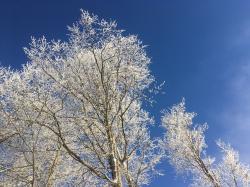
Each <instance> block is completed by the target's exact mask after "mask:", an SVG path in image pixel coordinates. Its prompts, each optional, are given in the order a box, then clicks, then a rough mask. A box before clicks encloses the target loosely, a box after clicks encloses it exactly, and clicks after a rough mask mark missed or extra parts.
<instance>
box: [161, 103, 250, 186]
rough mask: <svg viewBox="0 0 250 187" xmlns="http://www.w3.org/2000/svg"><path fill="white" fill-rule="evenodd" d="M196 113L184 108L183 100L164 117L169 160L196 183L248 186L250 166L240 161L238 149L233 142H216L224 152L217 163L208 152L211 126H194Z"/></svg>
mask: <svg viewBox="0 0 250 187" xmlns="http://www.w3.org/2000/svg"><path fill="white" fill-rule="evenodd" d="M195 115H196V114H195V113H189V112H186V111H185V103H184V101H182V102H181V103H180V104H178V105H175V106H173V108H172V109H171V110H170V111H169V112H166V113H165V114H164V116H163V117H162V123H163V126H164V127H165V128H166V130H167V132H166V134H165V142H164V143H165V147H166V149H167V151H168V158H169V161H170V163H171V164H172V165H173V166H174V167H175V168H176V170H177V172H178V173H186V174H191V176H192V177H193V186H214V187H221V186H223V187H224V186H228V187H232V186H234V187H237V186H249V185H250V168H249V167H248V166H247V165H244V164H242V163H240V161H239V155H238V152H237V151H235V150H234V149H233V148H231V146H230V145H226V144H225V143H223V142H222V141H220V140H219V141H217V145H218V146H219V148H220V149H221V151H222V153H223V157H222V161H221V162H216V163H215V159H214V158H211V157H210V156H208V155H207V154H206V152H205V150H206V147H207V145H206V143H205V136H204V132H205V130H206V129H207V127H208V126H207V124H204V125H194V124H193V118H194V117H195ZM189 176H190V175H189Z"/></svg>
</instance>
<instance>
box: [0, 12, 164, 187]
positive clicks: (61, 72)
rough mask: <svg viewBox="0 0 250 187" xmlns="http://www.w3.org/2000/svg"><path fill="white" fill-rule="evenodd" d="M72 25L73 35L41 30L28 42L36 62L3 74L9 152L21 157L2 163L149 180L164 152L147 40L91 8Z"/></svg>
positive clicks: (34, 180)
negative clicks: (51, 37) (53, 35)
mask: <svg viewBox="0 0 250 187" xmlns="http://www.w3.org/2000/svg"><path fill="white" fill-rule="evenodd" d="M69 31H70V38H69V41H68V42H61V41H51V42H47V41H46V39H45V38H44V37H43V38H41V39H38V40H36V39H34V38H33V39H32V42H31V44H30V48H25V52H26V54H27V55H28V57H29V59H30V63H29V64H27V65H25V66H24V67H23V70H22V71H21V72H10V71H9V73H8V74H9V76H5V78H4V81H2V82H1V87H2V88H1V91H2V93H1V94H2V95H3V96H2V97H3V100H2V112H3V113H5V114H4V117H1V118H3V120H5V122H6V124H8V125H7V126H8V128H7V130H11V131H12V132H11V133H13V134H12V135H13V136H14V137H15V138H11V142H10V143H7V141H6V142H5V144H4V146H3V147H5V148H3V152H4V157H3V159H2V160H4V161H10V159H9V158H8V157H9V155H13V156H12V157H13V161H14V162H12V161H11V162H8V164H7V163H5V162H3V163H4V164H2V165H4V167H5V168H6V169H4V170H5V171H7V170H11V173H9V172H3V176H4V178H5V180H8V182H9V181H10V180H12V178H15V180H16V181H17V183H18V184H19V183H20V184H25V185H27V184H30V185H31V186H49V185H51V184H61V183H62V182H68V183H70V184H71V183H72V184H76V182H78V183H81V185H83V183H84V182H85V183H86V182H87V183H86V184H87V186H91V185H93V186H105V185H107V186H113V187H121V186H124V185H125V186H130V187H135V186H140V185H143V184H148V183H149V182H150V178H151V177H152V176H153V175H154V174H158V172H157V171H156V170H155V165H156V164H157V163H159V162H160V159H161V158H162V157H163V156H164V152H163V151H162V149H161V148H160V146H159V143H158V140H157V139H152V138H150V134H149V132H150V131H149V127H150V126H151V125H152V124H153V120H152V119H151V117H150V116H149V114H148V112H146V111H145V110H143V109H142V103H143V102H144V101H145V99H146V98H147V96H146V94H147V93H146V91H147V90H148V89H149V87H150V85H151V83H152V82H153V81H154V78H153V77H152V76H151V74H150V71H149V69H148V66H149V64H150V59H149V58H148V57H147V55H146V53H145V50H144V46H143V45H142V44H141V42H140V41H139V40H138V39H137V37H136V36H134V35H129V36H124V35H123V31H121V30H118V29H117V28H116V23H115V22H107V21H105V20H100V19H98V18H97V16H94V15H90V14H89V13H88V12H85V11H82V15H81V19H80V20H79V21H78V22H77V23H76V24H74V25H73V26H72V27H69ZM4 118H5V119H4ZM1 120H2V119H1ZM1 128H2V127H1ZM5 135H7V134H6V133H5ZM4 137H5V136H4ZM7 137H8V136H7ZM13 141H15V142H13ZM13 146H14V147H13ZM19 152H21V153H22V155H21V156H20V153H19ZM13 153H14V154H13ZM17 154H18V155H17ZM11 163H14V164H11ZM7 166H9V167H10V169H8V167H7ZM17 167H18V168H19V167H22V171H20V170H15V169H14V168H17ZM24 167H25V169H23V168H24ZM26 168H27V169H26ZM61 171H64V172H62V173H60V172H61ZM30 174H32V175H31V176H29V177H27V175H30ZM69 174H70V175H69ZM10 175H11V176H10ZM22 178H27V180H29V181H28V182H26V181H23V182H20V181H21V180H22ZM60 179H61V180H60Z"/></svg>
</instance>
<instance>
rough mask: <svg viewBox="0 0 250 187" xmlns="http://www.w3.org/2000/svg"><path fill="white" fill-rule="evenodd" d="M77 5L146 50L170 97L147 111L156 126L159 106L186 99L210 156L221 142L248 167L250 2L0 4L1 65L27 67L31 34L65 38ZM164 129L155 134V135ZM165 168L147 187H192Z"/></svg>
mask: <svg viewBox="0 0 250 187" xmlns="http://www.w3.org/2000/svg"><path fill="white" fill-rule="evenodd" d="M80 8H82V9H84V10H88V11H89V12H91V13H94V14H97V15H98V16H99V17H101V18H105V19H112V20H116V21H117V22H118V27H119V28H122V29H125V30H126V31H127V33H130V34H137V35H138V36H139V38H140V39H141V40H142V41H143V43H144V44H145V45H148V48H147V51H148V55H149V56H150V57H151V58H152V65H151V70H152V73H153V75H154V76H155V77H156V80H157V81H158V82H159V83H161V82H162V81H166V86H165V87H164V91H165V92H166V94H164V95H158V96H157V97H156V98H155V99H156V101H157V103H156V104H155V105H154V107H153V108H150V109H149V110H150V112H151V114H152V115H153V116H154V117H155V119H156V123H157V124H159V122H160V111H161V110H162V109H164V108H169V107H171V106H172V105H173V104H174V103H177V102H179V101H180V100H181V98H182V97H185V99H186V103H187V108H188V111H195V112H197V113H198V117H197V118H196V121H197V122H201V123H203V122H207V123H208V125H209V129H208V131H207V133H206V137H207V143H208V146H209V149H208V153H211V155H212V156H218V155H220V154H219V152H218V149H217V148H216V147H215V142H214V141H215V140H216V139H218V138H221V139H222V140H224V141H226V142H230V143H231V144H232V146H233V147H234V148H236V149H238V150H239V152H240V154H241V159H242V160H243V161H245V162H247V163H248V164H250V149H249V145H250V136H249V134H250V85H249V81H250V53H249V51H250V1H246V0H242V1H235V0H220V1H218V0H209V1H201V0H188V1H187V0H172V1H169V0H161V1H160V0H158V1H157V0H155V1H153V0H151V1H150V0H124V1H119V0H102V1H101V0H99V1H97V0H88V1H87V0H1V1H0V62H1V64H2V65H3V66H11V67H13V68H16V69H19V68H20V67H21V64H24V63H26V61H27V58H26V57H25V55H24V53H23V50H22V47H24V46H28V43H29V42H30V36H35V37H41V36H42V35H45V36H46V37H47V38H48V39H62V40H64V39H65V38H66V34H67V33H68V31H67V29H66V26H67V25H71V24H72V23H73V22H75V21H76V20H77V19H78V18H79V16H80ZM162 132H163V129H161V128H158V129H154V130H153V135H159V136H160V135H161V134H162ZM160 168H161V169H163V170H165V176H161V177H157V178H155V179H154V180H153V182H152V184H151V185H150V186H152V187H153V186H154V187H163V186H171V187H172V186H174V187H184V186H187V185H188V179H184V178H182V177H176V175H175V173H174V170H173V168H172V167H171V166H169V165H168V164H167V162H166V161H165V162H164V163H163V164H162V165H161V166H160ZM185 181H186V182H185Z"/></svg>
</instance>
